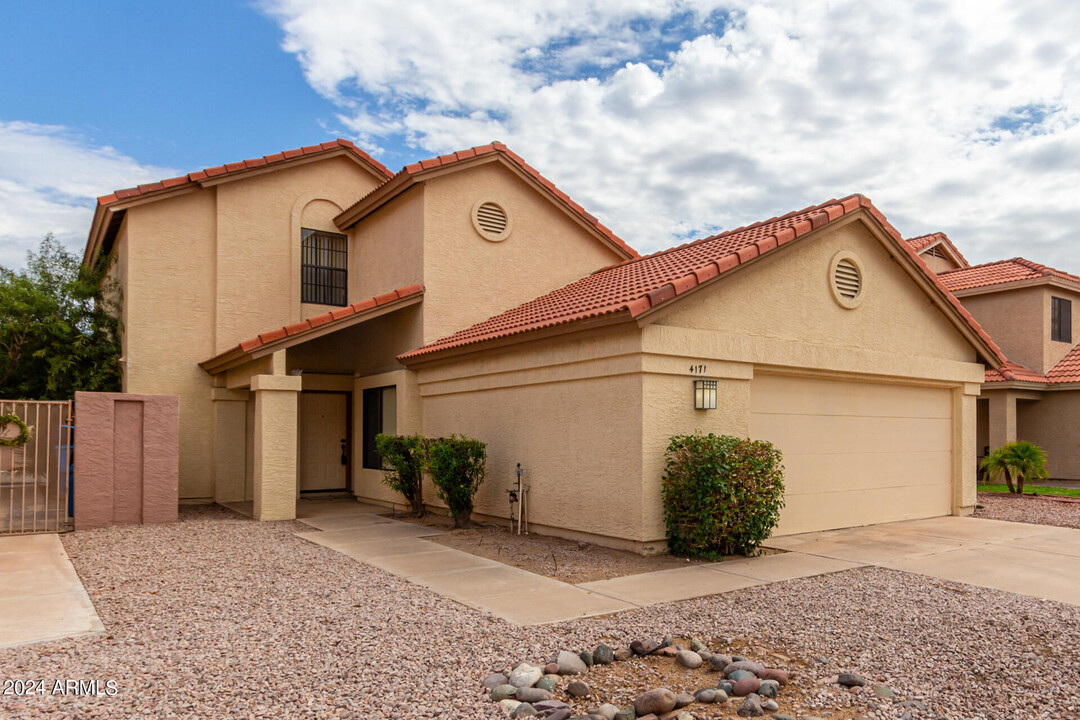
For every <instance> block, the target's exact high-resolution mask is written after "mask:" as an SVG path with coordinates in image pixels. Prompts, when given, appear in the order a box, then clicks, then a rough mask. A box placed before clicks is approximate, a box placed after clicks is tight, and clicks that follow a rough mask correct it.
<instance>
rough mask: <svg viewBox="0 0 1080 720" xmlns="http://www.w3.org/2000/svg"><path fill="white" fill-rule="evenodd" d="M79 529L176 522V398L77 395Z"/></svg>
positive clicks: (76, 447) (177, 416)
mask: <svg viewBox="0 0 1080 720" xmlns="http://www.w3.org/2000/svg"><path fill="white" fill-rule="evenodd" d="M75 422H76V425H75V529H76V530H85V529H88V528H97V527H108V526H110V525H137V524H141V523H164V522H175V521H176V506H177V502H178V498H177V480H178V476H179V469H180V442H179V438H180V405H179V399H178V398H177V397H176V396H175V395H134V394H127V393H88V392H77V393H75Z"/></svg>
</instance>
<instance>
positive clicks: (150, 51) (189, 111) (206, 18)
mask: <svg viewBox="0 0 1080 720" xmlns="http://www.w3.org/2000/svg"><path fill="white" fill-rule="evenodd" d="M58 5H59V6H62V8H63V9H62V11H61V10H60V9H58ZM106 8H107V10H106ZM13 18H14V22H12V23H10V24H5V28H4V30H3V31H2V33H3V43H0V56H2V58H3V65H2V67H4V68H6V70H4V71H2V72H0V98H3V99H4V100H3V103H2V104H0V115H2V116H0V119H2V120H8V121H11V120H22V121H28V122H33V123H40V124H44V125H57V124H59V125H63V126H65V127H67V128H69V129H70V130H71V131H73V132H76V133H80V134H82V135H84V136H85V137H86V138H87V140H88V141H89V142H92V143H93V144H95V145H110V146H112V147H115V148H118V149H120V150H122V152H124V153H126V154H128V155H130V156H132V157H135V158H138V160H139V161H140V162H142V163H147V164H152V165H158V166H163V167H173V168H179V169H192V170H194V169H196V168H198V167H203V166H205V165H217V164H219V163H222V162H226V161H232V160H236V159H242V158H246V157H253V156H258V155H265V154H267V153H269V152H276V151H277V150H280V149H284V148H291V147H299V146H302V145H307V144H311V143H312V142H314V141H316V140H321V139H322V138H324V136H326V135H327V132H328V131H332V130H333V129H334V126H333V120H334V105H333V103H331V102H329V101H328V100H326V99H325V98H323V97H321V96H320V95H319V94H318V93H316V92H315V91H314V90H313V89H312V88H311V86H310V85H308V84H307V82H306V81H305V80H304V76H303V72H302V71H301V69H300V66H299V65H298V64H297V62H296V60H295V58H294V57H292V56H290V55H289V54H287V53H284V52H282V51H281V47H280V46H281V41H282V37H283V34H282V31H281V28H280V27H278V26H277V25H276V24H275V23H274V22H273V20H271V19H270V18H269V17H267V16H266V15H264V14H263V13H261V12H259V11H258V10H256V9H255V8H254V7H252V6H250V5H249V4H247V3H242V2H222V1H219V2H208V1H206V0H199V1H196V2H188V1H185V2H145V1H143V2H111V3H96V2H94V3H89V2H64V3H53V2H42V3H20V4H19V7H18V9H16V10H15V11H14V13H13ZM31 59H32V61H31ZM16 68H17V70H16ZM339 129H340V128H339Z"/></svg>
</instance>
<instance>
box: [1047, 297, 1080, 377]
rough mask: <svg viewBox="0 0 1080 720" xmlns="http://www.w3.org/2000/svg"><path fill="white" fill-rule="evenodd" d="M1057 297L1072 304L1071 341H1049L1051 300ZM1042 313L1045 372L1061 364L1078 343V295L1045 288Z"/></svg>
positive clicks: (1079, 336)
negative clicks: (1044, 322) (1044, 321)
mask: <svg viewBox="0 0 1080 720" xmlns="http://www.w3.org/2000/svg"><path fill="white" fill-rule="evenodd" d="M1055 297H1059V298H1063V299H1065V300H1069V301H1071V302H1072V340H1071V341H1070V342H1059V341H1056V340H1051V339H1050V318H1051V309H1050V308H1051V299H1052V298H1055ZM1043 312H1044V313H1045V317H1046V325H1045V327H1046V334H1045V335H1044V336H1043V357H1044V358H1045V360H1044V363H1045V365H1046V370H1047V371H1049V370H1050V368H1052V367H1054V366H1055V365H1057V364H1058V363H1059V362H1061V360H1062V358H1064V357H1065V356H1066V355H1068V354H1069V351H1070V350H1072V349H1073V347H1074V346H1075V345H1076V344H1077V343H1080V293H1077V292H1072V291H1071V290H1065V289H1063V288H1058V287H1048V288H1046V292H1045V295H1044V297H1043Z"/></svg>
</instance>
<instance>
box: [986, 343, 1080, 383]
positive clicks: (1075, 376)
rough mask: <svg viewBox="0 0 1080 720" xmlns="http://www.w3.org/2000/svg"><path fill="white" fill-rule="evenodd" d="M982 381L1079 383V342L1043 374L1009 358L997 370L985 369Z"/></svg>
mask: <svg viewBox="0 0 1080 720" xmlns="http://www.w3.org/2000/svg"><path fill="white" fill-rule="evenodd" d="M984 382H988V383H992V382H1031V383H1041V384H1044V385H1060V384H1063V383H1080V343H1077V344H1076V345H1074V346H1073V349H1072V350H1070V351H1069V353H1068V354H1067V355H1066V356H1065V357H1063V358H1062V359H1061V361H1060V362H1059V363H1058V364H1057V365H1055V366H1054V367H1052V368H1051V369H1050V372H1048V373H1046V374H1045V375H1042V374H1040V373H1037V372H1035V371H1034V370H1029V369H1027V368H1026V367H1024V366H1023V365H1018V364H1016V363H1014V362H1012V361H1011V360H1009V361H1007V362H1006V363H1005V365H1004V366H1002V367H1001V368H1000V369H998V370H987V371H986V379H985V381H984Z"/></svg>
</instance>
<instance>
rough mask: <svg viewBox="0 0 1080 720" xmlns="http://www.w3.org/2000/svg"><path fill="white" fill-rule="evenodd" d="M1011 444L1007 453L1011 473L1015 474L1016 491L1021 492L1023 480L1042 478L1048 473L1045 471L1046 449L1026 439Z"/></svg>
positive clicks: (1022, 490)
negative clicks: (1011, 468) (1010, 461)
mask: <svg viewBox="0 0 1080 720" xmlns="http://www.w3.org/2000/svg"><path fill="white" fill-rule="evenodd" d="M1011 445H1012V449H1011V450H1010V451H1009V455H1010V459H1011V460H1012V467H1013V473H1014V474H1015V475H1016V492H1018V493H1021V494H1023V492H1024V481H1025V480H1027V479H1028V478H1031V479H1036V478H1038V479H1043V478H1045V477H1047V475H1049V473H1048V472H1047V471H1046V451H1045V450H1043V449H1042V448H1041V447H1039V446H1038V445H1036V444H1035V443H1030V442H1028V441H1027V440H1021V441H1020V442H1015V443H1011Z"/></svg>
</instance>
